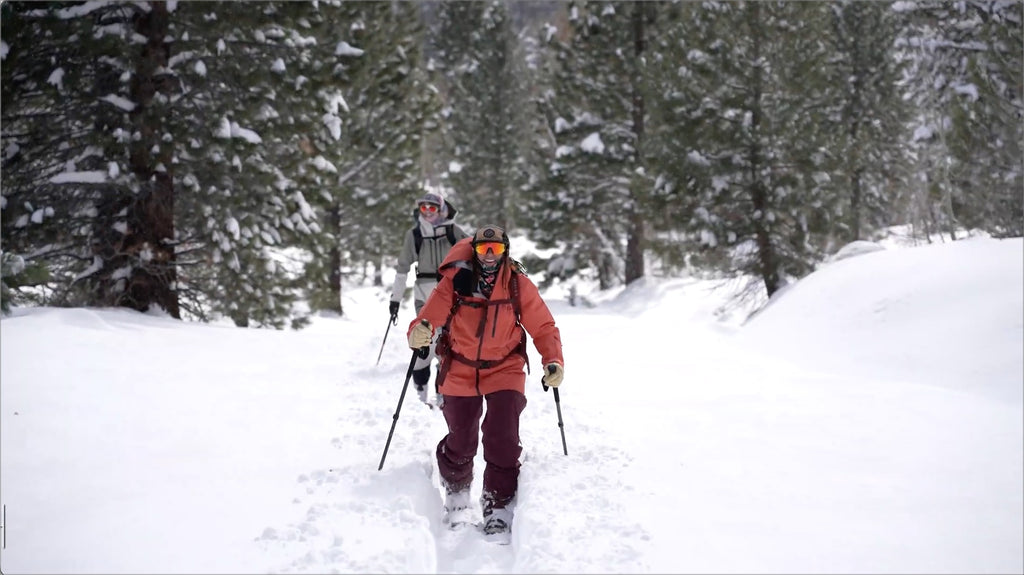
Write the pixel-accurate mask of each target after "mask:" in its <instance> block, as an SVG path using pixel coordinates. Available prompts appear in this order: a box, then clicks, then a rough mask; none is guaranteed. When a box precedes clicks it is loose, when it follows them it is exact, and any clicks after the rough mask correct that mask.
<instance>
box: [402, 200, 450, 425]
mask: <svg viewBox="0 0 1024 575" xmlns="http://www.w3.org/2000/svg"><path fill="white" fill-rule="evenodd" d="M456 213H458V210H456V209H455V206H453V205H451V203H449V202H448V201H446V200H445V199H444V198H443V197H442V196H441V195H439V194H436V193H433V192H429V193H426V194H424V195H423V196H421V197H420V198H419V199H418V200H416V218H415V219H416V224H415V225H414V226H413V227H412V228H411V229H409V230H408V231H407V232H405V241H404V242H403V243H402V251H401V252H400V253H399V254H398V263H397V265H395V283H394V286H393V287H392V288H391V302H390V304H389V306H388V311H389V312H390V313H391V322H392V323H396V322H397V320H398V309H399V307H400V306H401V303H402V300H403V299H405V285H406V282H407V280H408V278H409V269H410V268H411V267H412V264H414V263H415V264H416V281H415V283H414V284H413V289H412V295H413V302H414V303H415V305H416V313H417V314H419V312H420V309H421V308H422V307H423V304H424V303H425V302H426V301H427V297H429V296H430V292H432V291H433V290H434V288H435V287H437V281H438V278H439V277H440V276H438V274H437V268H438V266H440V265H441V262H443V261H444V258H445V257H446V256H447V255H448V252H449V250H451V249H452V246H453V245H455V242H457V241H459V240H461V239H463V238H468V237H470V234H468V233H466V231H465V230H463V229H462V228H461V227H459V226H458V225H456V224H455V222H454V221H453V220H454V219H455V214H456ZM396 325H397V324H396ZM435 357H436V356H435V354H434V345H433V344H432V345H431V346H430V353H429V354H427V357H425V358H421V357H417V358H416V363H415V364H414V365H413V372H412V378H413V383H414V384H415V386H416V393H417V394H418V395H419V398H420V401H422V402H423V403H426V404H428V405H432V404H431V403H430V402H429V401H428V399H427V383H428V382H429V381H430V366H431V365H432V364H433V363H434V359H435ZM435 391H436V390H435ZM440 397H441V396H440V395H437V401H440Z"/></svg>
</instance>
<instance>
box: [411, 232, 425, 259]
mask: <svg viewBox="0 0 1024 575" xmlns="http://www.w3.org/2000/svg"><path fill="white" fill-rule="evenodd" d="M412 241H413V243H414V244H415V246H416V258H417V259H419V257H420V248H421V247H423V232H422V231H421V230H420V227H419V226H418V225H417V226H413V228H412Z"/></svg>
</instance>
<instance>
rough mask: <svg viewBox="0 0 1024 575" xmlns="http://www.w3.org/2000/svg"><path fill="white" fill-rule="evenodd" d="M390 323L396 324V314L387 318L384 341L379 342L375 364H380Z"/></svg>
mask: <svg viewBox="0 0 1024 575" xmlns="http://www.w3.org/2000/svg"><path fill="white" fill-rule="evenodd" d="M391 324H394V325H398V314H397V313H396V314H395V315H393V316H391V319H389V320H388V328H387V329H386V330H384V341H382V342H380V351H379V352H378V353H377V365H380V356H381V355H382V354H383V353H384V343H386V342H387V341H388V332H389V331H391Z"/></svg>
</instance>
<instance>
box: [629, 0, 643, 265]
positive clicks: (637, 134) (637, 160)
mask: <svg viewBox="0 0 1024 575" xmlns="http://www.w3.org/2000/svg"><path fill="white" fill-rule="evenodd" d="M646 8H647V6H646V4H645V3H644V2H636V3H634V4H633V55H634V61H633V70H632V79H631V82H630V83H631V84H632V86H631V88H632V90H633V136H634V138H635V141H634V150H635V152H634V154H635V155H634V159H633V167H634V168H642V167H643V165H644V161H643V141H644V94H643V87H642V86H641V79H642V78H643V75H642V74H641V69H640V68H641V66H643V52H644V43H645V41H644V12H645V11H646ZM644 177H645V176H644V175H643V174H640V173H637V170H636V169H634V170H633V173H632V174H631V177H630V179H631V181H632V186H631V190H630V195H631V196H632V199H633V201H632V208H631V210H630V214H629V233H628V234H627V238H626V270H625V271H626V285H629V284H631V283H633V282H634V281H636V280H638V279H641V278H643V277H644V218H643V209H644V204H645V202H644V201H643V189H644V182H643V180H644Z"/></svg>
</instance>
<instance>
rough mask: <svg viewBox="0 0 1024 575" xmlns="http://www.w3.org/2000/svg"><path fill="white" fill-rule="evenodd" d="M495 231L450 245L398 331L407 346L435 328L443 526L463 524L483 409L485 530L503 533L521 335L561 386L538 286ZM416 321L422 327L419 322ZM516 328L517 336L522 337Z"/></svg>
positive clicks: (509, 497) (518, 400) (521, 376)
mask: <svg viewBox="0 0 1024 575" xmlns="http://www.w3.org/2000/svg"><path fill="white" fill-rule="evenodd" d="M508 249H509V240H508V235H506V233H505V231H504V230H503V229H501V228H500V227H498V226H493V225H487V226H482V227H481V228H479V229H478V230H477V231H476V233H475V234H474V235H473V237H472V238H466V239H463V240H460V241H459V242H457V243H456V244H455V246H453V247H452V249H451V251H450V252H449V253H448V256H447V257H446V258H445V260H444V262H443V263H442V264H441V267H440V268H439V272H440V275H441V278H440V281H439V283H438V285H437V287H436V288H435V289H434V291H433V292H432V293H431V294H430V297H429V298H428V299H427V302H426V304H425V305H424V306H423V308H422V309H420V312H419V314H418V315H417V316H416V319H414V320H413V321H412V323H410V325H409V330H408V332H407V335H408V340H409V347H411V348H413V349H420V348H423V347H425V346H428V345H430V344H431V341H432V339H433V336H434V332H435V329H434V328H435V327H443V328H444V329H442V330H440V337H439V338H438V339H439V341H438V342H437V353H438V357H439V358H441V369H440V373H439V375H438V380H439V381H440V382H441V383H440V387H439V391H440V393H441V394H442V396H443V400H444V401H443V407H442V412H443V413H444V417H445V421H446V422H447V424H448V433H447V435H445V436H444V438H442V439H441V441H440V442H439V443H438V444H437V451H436V457H437V465H438V469H439V470H440V472H441V480H442V483H443V484H444V487H445V493H446V497H445V521H446V522H448V523H449V524H451V525H452V526H455V525H457V524H460V523H463V522H465V519H464V515H465V512H466V510H468V508H469V501H470V497H469V489H470V484H471V483H472V480H473V458H474V457H475V456H476V452H477V446H478V439H479V430H481V426H480V417H481V416H482V415H483V403H484V402H485V401H486V403H487V415H486V416H485V417H484V419H483V426H482V431H483V446H484V461H486V467H485V469H484V475H483V492H482V494H481V498H480V504H481V507H482V508H483V518H484V532H485V533H487V534H489V535H490V534H507V533H509V532H510V530H511V527H512V509H511V504H512V502H513V499H514V497H515V495H516V491H517V489H518V485H519V466H520V463H519V456H520V454H521V453H522V447H521V446H520V443H519V416H520V414H521V413H522V412H523V409H524V408H525V407H526V395H524V392H525V389H526V373H525V372H524V371H523V368H524V367H525V366H526V365H527V355H526V333H529V334H530V336H531V337H532V338H533V344H534V347H535V348H536V349H537V352H538V353H540V356H541V361H542V362H543V365H544V368H545V376H544V379H543V382H544V383H545V384H546V385H548V386H550V387H557V386H558V385H560V384H561V383H562V376H563V366H564V360H563V359H562V340H561V335H560V333H559V330H558V327H557V326H556V325H555V320H554V317H552V315H551V311H550V310H549V309H548V307H547V304H545V303H544V300H543V298H541V296H540V292H539V291H538V290H537V286H536V285H535V284H534V283H533V282H532V281H530V279H529V278H527V277H526V275H525V274H524V273H523V270H522V268H521V266H520V265H519V264H518V262H515V261H514V260H512V259H511V258H510V257H509V255H508ZM424 320H425V321H424ZM524 330H525V332H524Z"/></svg>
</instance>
